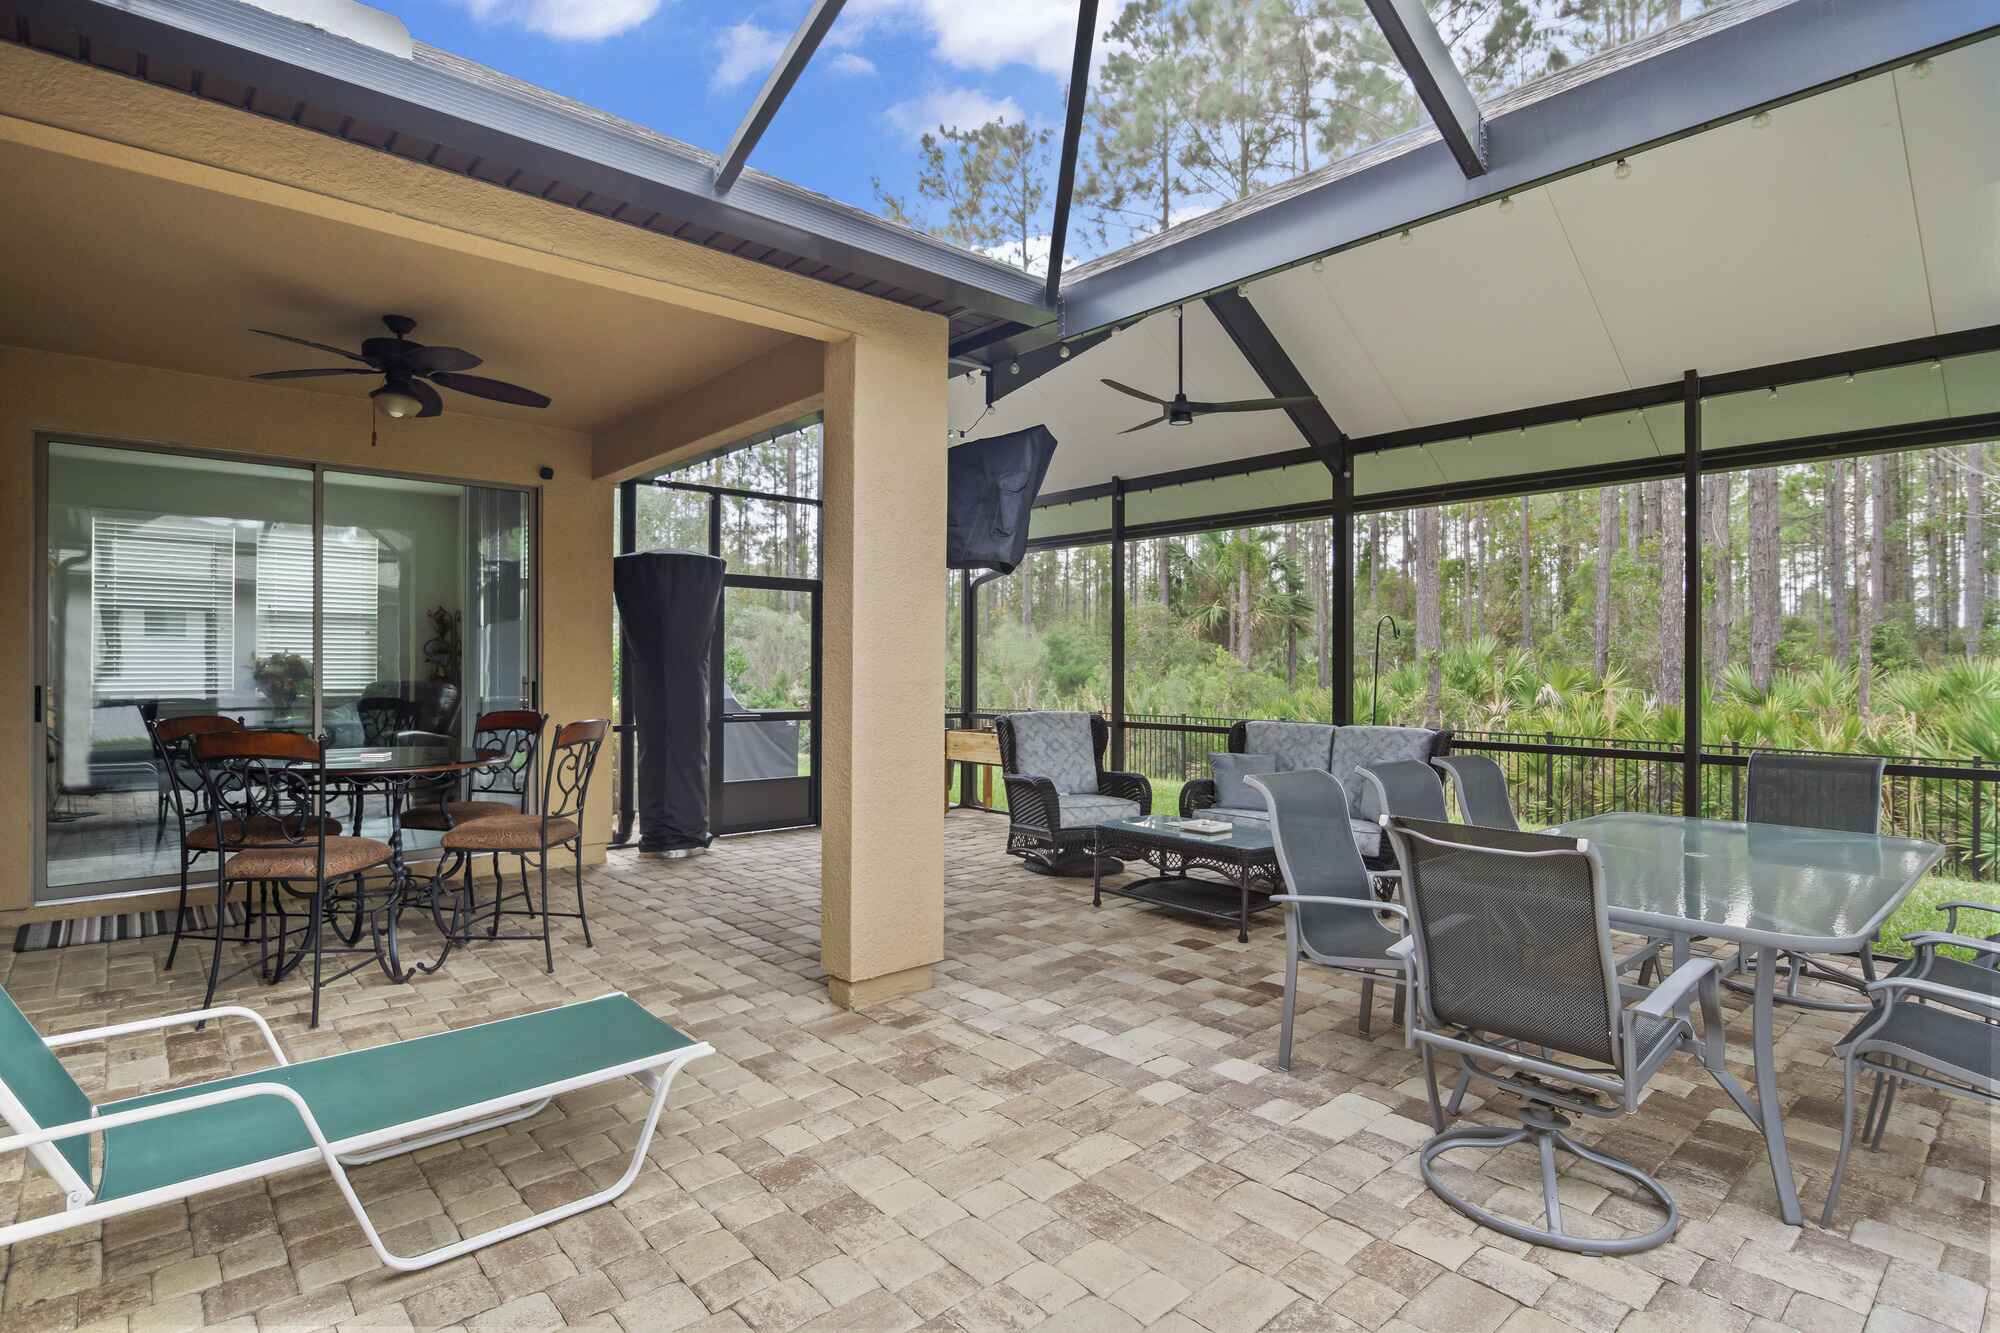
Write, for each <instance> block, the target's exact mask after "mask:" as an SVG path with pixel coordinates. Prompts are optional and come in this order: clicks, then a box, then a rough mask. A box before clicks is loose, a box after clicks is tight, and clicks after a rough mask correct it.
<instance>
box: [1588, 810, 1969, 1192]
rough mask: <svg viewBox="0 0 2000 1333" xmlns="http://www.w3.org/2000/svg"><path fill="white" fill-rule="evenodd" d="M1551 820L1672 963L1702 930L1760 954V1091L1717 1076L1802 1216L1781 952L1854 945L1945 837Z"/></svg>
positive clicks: (1615, 818) (1617, 909)
mask: <svg viewBox="0 0 2000 1333" xmlns="http://www.w3.org/2000/svg"><path fill="white" fill-rule="evenodd" d="M1548 831H1549V832H1550V833H1555V834H1560V835H1562V836H1564V837H1574V838H1582V839H1585V840H1586V841H1587V842H1588V843H1589V845H1590V846H1591V847H1592V848H1594V849H1595V850H1596V852H1597V854H1598V858H1599V860H1600V861H1601V862H1602V864H1603V866H1604V893H1605V907H1606V910H1607V912H1608V914H1609V916H1610V919H1611V924H1612V925H1613V926H1615V927H1618V928H1620V929H1625V930H1642V931H1645V932H1647V933H1650V934H1653V935H1664V936H1667V937H1670V938H1671V939H1672V941H1673V957H1674V963H1675V965H1676V966H1679V965H1681V964H1683V963H1685V962H1686V961H1687V960H1688V958H1689V956H1690V948H1691V945H1692V942H1693V940H1694V939H1695V938H1697V937H1702V936H1705V937H1708V938H1711V939H1719V940H1726V941H1730V942H1732V943H1735V944H1737V945H1740V946H1742V948H1743V949H1744V950H1745V951H1746V954H1747V953H1752V952H1754V954H1755V955H1756V964H1755V967H1756V985H1755V987H1754V989H1753V991H1752V1000H1751V1023H1752V1037H1751V1041H1752V1052H1753V1058H1754V1060H1755V1063H1756V1084H1757V1088H1756V1093H1755V1095H1754V1096H1753V1095H1752V1094H1751V1093H1749V1092H1748V1091H1746V1090H1745V1089H1744V1088H1743V1087H1742V1086H1741V1085H1740V1084H1739V1083H1737V1081H1736V1080H1735V1079H1734V1078H1733V1077H1731V1076H1730V1075H1729V1074H1728V1073H1726V1072H1724V1073H1721V1074H1718V1075H1717V1079H1718V1081H1719V1082H1720V1083H1721V1084H1722V1088H1723V1090H1724V1091H1725V1092H1727V1093H1728V1094H1729V1096H1730V1098H1731V1099H1732V1100H1733V1101H1735V1102H1736V1104H1737V1105H1738V1106H1739V1107H1741V1108H1742V1110H1743V1112H1744V1114H1745V1115H1747V1116H1749V1117H1750V1121H1751V1123H1752V1124H1754V1125H1756V1126H1757V1128H1758V1130H1759V1131H1760V1132H1761V1133H1762V1134H1763V1136H1764V1142H1765V1147H1766V1151H1767V1153H1768V1155H1769V1157H1770V1161H1771V1175H1772V1178H1773V1180H1774V1181H1775V1182H1776V1185H1777V1191H1778V1208H1779V1212H1780V1213H1781V1214H1782V1215H1783V1217H1784V1219H1785V1221H1786V1222H1788V1223H1790V1224H1791V1225H1793V1226H1797V1225H1799V1220H1800V1209H1799V1196H1798V1188H1797V1185H1796V1183H1795V1181H1794V1180H1793V1176H1792V1168H1791V1158H1790V1156H1789V1154H1788V1153H1787V1151H1786V1148H1785V1125H1784V1117H1783V1114H1782V1112H1781V1109H1780V1107H1779V1102H1778V1080H1777V1064H1776V1059H1775V1056H1774V1055H1773V1037H1772V1026H1773V1014H1774V1008H1775V997H1776V993H1777V989H1776V983H1777V972H1778V959H1779V956H1780V955H1781V954H1783V953H1786V952H1797V953H1810V954H1854V955H1860V954H1861V953H1862V952H1863V951H1864V950H1866V949H1869V948H1870V947H1872V944H1873V942H1874V939H1875V937H1876V935H1877V933H1878V932H1879V931H1880V930H1881V928H1882V923H1883V922H1884V921H1886V920H1887V919H1888V918H1889V916H1890V914H1891V913H1893V912H1894V911H1895V910H1896V909H1897V908H1898V907H1899V906H1901V905H1902V903H1903V900H1904V899H1905V898H1907V897H1908V896H1909V894H1910V891H1911V890H1912V889H1913V888H1915V887H1916V884H1917V881H1918V880H1919V879H1921V878H1922V877H1923V876H1924V874H1925V873H1926V872H1927V871H1929V870H1930V868H1931V867H1932V866H1934V865H1935V864H1937V862H1938V859H1939V858H1940V857H1942V856H1943V855H1944V848H1943V847H1941V846H1939V845H1938V844H1937V843H1934V842H1925V841H1923V840H1921V839H1917V838H1892V837H1880V836H1877V835H1874V834H1866V833H1841V832H1833V831H1828V830H1823V829H1806V828H1793V827H1790V826H1785V825H1778V824H1744V823H1735V822H1732V821H1727V820H1717V819H1686V818H1679V817H1676V816H1673V815H1654V814H1627V813H1613V814H1602V815H1593V816H1591V817H1590V818H1588V819H1578V820H1572V821H1571V822H1569V823H1566V824H1560V825H1558V826H1556V827H1555V828H1552V829H1550V830H1548ZM1683 1012H1684V1014H1685V1008H1684V1010H1683Z"/></svg>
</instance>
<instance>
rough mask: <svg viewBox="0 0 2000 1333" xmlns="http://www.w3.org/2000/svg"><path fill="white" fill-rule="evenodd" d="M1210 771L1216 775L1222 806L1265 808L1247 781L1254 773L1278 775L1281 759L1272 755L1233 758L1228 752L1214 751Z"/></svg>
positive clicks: (1217, 794)
mask: <svg viewBox="0 0 2000 1333" xmlns="http://www.w3.org/2000/svg"><path fill="white" fill-rule="evenodd" d="M1208 771H1209V772H1210V773H1212V774H1214V775H1215V799H1216V802H1217V803H1218V804H1220V805H1229V806H1235V807H1238V808H1239V809H1240V808H1241V807H1243V806H1249V805H1258V804H1261V802H1259V800H1258V799H1257V793H1256V792H1254V791H1251V790H1250V788H1249V787H1248V786H1246V785H1245V784H1244V782H1243V779H1244V778H1245V777H1247V776H1249V775H1250V774H1252V773H1275V772H1277V771H1278V757H1277V756H1276V755H1271V754H1230V753H1228V752H1227V751H1223V750H1215V751H1211V752H1210V753H1209V756H1208Z"/></svg>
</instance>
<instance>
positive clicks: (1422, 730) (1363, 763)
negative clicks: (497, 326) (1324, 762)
mask: <svg viewBox="0 0 2000 1333" xmlns="http://www.w3.org/2000/svg"><path fill="white" fill-rule="evenodd" d="M1435 744H1437V733H1436V732H1435V731H1432V730H1430V729H1429V728H1427V727H1342V728H1341V729H1340V730H1339V732H1338V733H1337V734H1336V735H1335V736H1334V738H1333V766H1332V769H1331V770H1330V771H1331V772H1332V773H1333V775H1334V776H1335V777H1337V778H1339V779H1340V785H1341V786H1343V787H1345V788H1347V801H1348V805H1349V807H1350V808H1351V809H1352V810H1353V811H1354V817H1355V818H1356V819H1365V820H1367V821H1368V822H1369V823H1370V824H1373V823H1374V821H1375V820H1376V819H1377V818H1378V817H1379V816H1380V815H1381V813H1382V812H1381V810H1380V809H1379V808H1378V806H1379V804H1380V803H1379V802H1378V801H1376V799H1375V792H1374V789H1373V787H1371V786H1370V784H1368V783H1367V782H1364V781H1362V780H1361V779H1360V778H1357V777H1356V776H1355V775H1354V771H1355V770H1356V769H1358V768H1366V767H1368V766H1369V765H1370V764H1386V763H1390V762H1393V761H1395V760H1398V759H1416V760H1426V759H1429V758H1430V756H1431V747H1432V746H1433V745H1435ZM1362 854H1363V855H1364V856H1373V855H1374V853H1373V852H1369V851H1366V850H1364V851H1363V853H1362Z"/></svg>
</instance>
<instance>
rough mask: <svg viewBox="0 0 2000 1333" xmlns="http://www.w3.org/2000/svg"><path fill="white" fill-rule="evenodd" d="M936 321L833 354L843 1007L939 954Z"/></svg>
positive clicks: (826, 621) (827, 544)
mask: <svg viewBox="0 0 2000 1333" xmlns="http://www.w3.org/2000/svg"><path fill="white" fill-rule="evenodd" d="M944 355H945V346H944V322H943V321H942V320H938V319H934V318H930V319H926V320H924V321H922V322H920V323H915V324H913V325H912V327H911V328H909V329H908V330H900V331H899V330H884V332H883V333H882V334H881V335H880V336H877V337H861V338H855V339H852V340H850V341H847V342H842V343H834V344H832V345H830V346H829V347H828V348H827V350H826V431H825V437H824V438H825V460H826V461H825V473H824V484H823V493H824V500H823V505H824V508H823V509H822V511H821V515H822V522H823V523H824V525H825V526H824V528H823V535H822V545H823V550H824V552H825V564H826V574H825V584H824V587H825V592H824V594H823V602H822V605H823V608H824V610H823V615H822V624H823V626H824V638H823V640H822V644H821V666H820V679H821V686H820V725H821V727H822V729H823V731H824V738H823V740H822V742H821V746H820V763H821V792H820V960H821V962H822V964H823V965H824V966H825V968H826V972H827V989H828V990H829V991H830V992H831V994H832V997H833V1001H834V1003H836V1004H840V1005H844V1006H846V1007H848V1008H854V1007H857V1006H860V1005H866V1004H872V1003H874V1002H875V1001H877V1000H883V999H887V998H888V997H890V996H892V995H906V994H908V993H910V992H911V991H917V990H923V989H924V988H925V987H927V986H929V985H930V984H931V964H933V963H935V962H938V961H939V960H940V959H942V958H943V957H944V821H943V820H942V819H940V818H939V817H938V803H937V792H936V787H937V771H938V762H939V760H938V756H939V754H940V753H941V751H940V750H939V748H938V745H939V741H938V737H939V726H940V725H941V719H942V718H943V717H944V652H945V645H944V617H943V615H941V614H940V613H939V611H938V597H937V590H938V585H939V582H940V581H941V580H942V578H943V575H944V520H945V490H946V487H945V473H946V468H945V449H944V432H945V415H946V414H945V394H944V385H945V381H944V376H943V375H942V374H940V373H939V372H938V366H939V364H940V363H941V362H942V361H943V359H944Z"/></svg>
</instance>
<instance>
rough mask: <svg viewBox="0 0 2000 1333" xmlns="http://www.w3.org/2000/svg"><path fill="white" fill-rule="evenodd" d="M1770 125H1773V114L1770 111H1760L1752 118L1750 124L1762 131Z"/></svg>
mask: <svg viewBox="0 0 2000 1333" xmlns="http://www.w3.org/2000/svg"><path fill="white" fill-rule="evenodd" d="M1770 123H1771V113H1770V112H1768V111H1759V112H1758V113H1757V114H1756V115H1754V116H1752V117H1750V124H1751V126H1752V127H1753V128H1755V129H1760V130H1761V129H1764V128H1766V127H1767V126H1769V125H1770Z"/></svg>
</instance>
